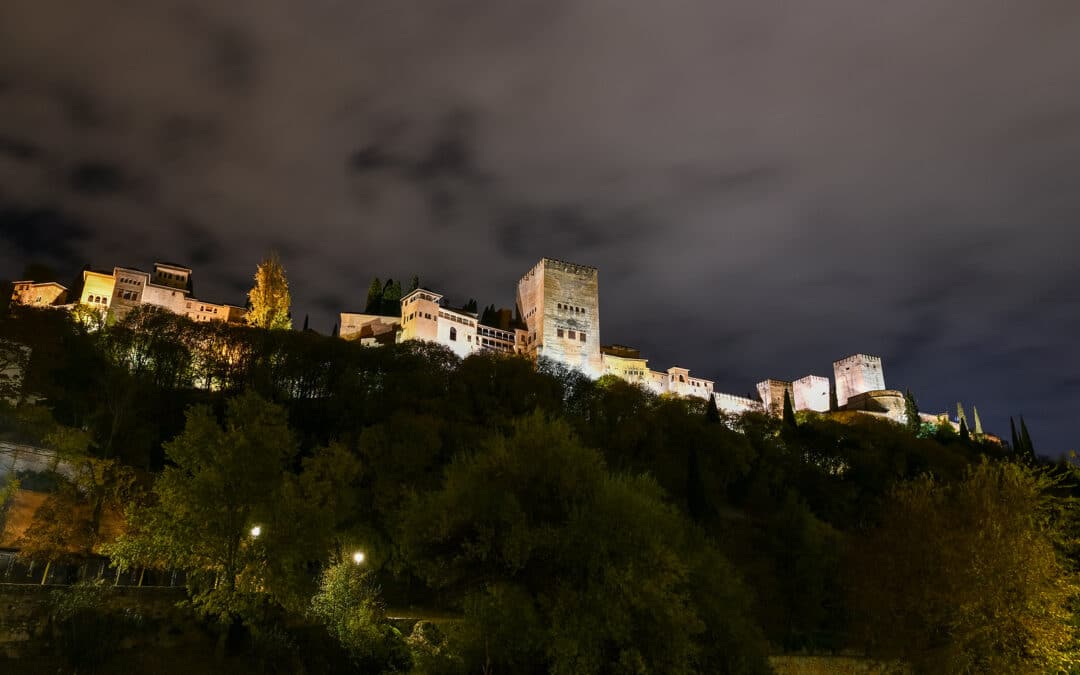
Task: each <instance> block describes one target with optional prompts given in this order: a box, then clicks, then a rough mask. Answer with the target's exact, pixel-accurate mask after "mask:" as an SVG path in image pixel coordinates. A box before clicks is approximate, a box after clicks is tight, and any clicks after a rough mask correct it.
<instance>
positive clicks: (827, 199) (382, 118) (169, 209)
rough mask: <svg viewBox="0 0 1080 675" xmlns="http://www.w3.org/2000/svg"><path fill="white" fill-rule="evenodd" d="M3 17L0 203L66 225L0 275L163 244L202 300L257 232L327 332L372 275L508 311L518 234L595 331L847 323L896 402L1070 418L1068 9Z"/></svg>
mask: <svg viewBox="0 0 1080 675" xmlns="http://www.w3.org/2000/svg"><path fill="white" fill-rule="evenodd" d="M4 19H5V20H4V21H3V22H0V64H3V67H2V72H0V95H2V96H3V100H2V104H3V110H4V114H3V115H0V139H4V142H3V143H2V144H0V187H2V189H3V191H4V195H6V196H7V200H8V201H7V202H4V203H7V204H9V206H10V205H12V204H17V205H19V208H20V209H22V211H24V212H29V211H33V210H34V209H32V208H30V207H36V206H38V205H46V206H47V208H48V209H51V212H52V213H53V214H64V215H63V216H60V215H55V217H56V218H58V219H60V220H64V219H67V220H70V221H71V222H74V223H77V224H79V226H80V227H81V229H76V230H74V231H73V232H72V233H70V234H68V235H64V234H63V232H61V233H60V236H61V237H62V240H61V241H52V237H50V236H45V237H44V238H41V239H40V240H39V239H34V240H33V241H32V242H30V243H29V244H27V245H26V247H25V248H26V249H28V250H23V249H19V248H17V247H14V246H8V247H7V248H6V249H4V250H0V264H2V265H4V266H5V267H16V266H18V267H19V268H21V261H20V260H16V259H15V257H14V256H19V257H20V258H21V257H25V256H29V250H38V251H40V252H45V248H50V247H51V248H52V249H53V250H51V251H50V252H49V253H48V254H49V255H53V256H59V257H60V258H65V257H67V258H70V259H71V266H72V269H78V268H79V267H81V265H82V263H83V262H85V261H92V262H94V263H95V264H112V263H114V262H119V261H121V260H142V261H144V262H143V265H144V266H145V265H147V264H149V262H152V260H148V259H149V258H152V257H153V256H154V255H162V257H168V258H181V257H184V256H186V257H187V260H181V261H180V262H187V263H189V264H191V265H192V266H194V267H197V269H196V278H197V280H198V281H197V283H198V288H199V293H200V294H203V293H205V294H206V296H207V297H209V298H214V299H218V300H219V301H227V302H236V303H242V301H243V294H244V293H246V291H247V290H248V288H249V287H250V285H251V275H252V274H253V272H254V269H255V265H256V263H257V262H258V260H259V259H260V258H261V257H262V255H263V254H264V253H265V252H266V251H267V250H268V249H270V248H277V249H279V251H280V252H281V254H282V258H283V261H284V262H285V265H286V269H287V270H288V272H289V277H290V282H291V287H292V289H293V294H294V298H295V300H296V308H295V310H294V315H295V316H303V315H304V314H306V313H309V312H310V313H312V324H313V325H316V326H326V325H331V324H332V323H333V320H332V318H331V317H330V316H326V315H327V314H334V313H336V311H337V309H350V308H354V307H352V306H351V305H352V303H348V301H347V298H359V297H362V296H363V294H364V292H365V289H366V287H367V284H368V282H369V281H370V279H371V277H373V276H376V275H377V276H380V277H382V278H386V277H387V276H392V277H394V278H407V277H408V276H409V275H411V274H413V273H419V274H420V275H421V276H422V277H423V278H424V279H425V280H428V281H426V283H430V284H431V285H436V286H437V289H436V290H439V291H441V292H444V293H446V294H447V295H449V296H452V297H460V298H468V297H470V296H475V297H478V298H479V299H481V300H483V301H484V302H483V304H488V303H491V302H494V303H496V304H498V305H503V306H508V305H510V304H511V303H512V302H513V295H514V287H515V283H516V281H517V279H518V277H519V276H520V274H521V273H522V272H523V271H525V270H527V269H528V268H529V267H531V265H532V264H533V263H534V262H535V260H536V258H539V257H541V256H545V255H546V256H551V257H558V258H564V259H570V260H576V261H579V262H582V263H586V264H590V265H595V266H597V267H598V268H599V269H600V275H601V276H600V278H601V294H602V300H603V307H602V316H603V322H604V334H605V335H607V336H610V340H609V339H608V338H603V339H604V341H605V342H607V341H613V340H618V341H620V342H626V343H630V344H632V345H635V346H638V347H640V348H641V349H642V351H643V352H644V353H645V355H646V356H647V357H648V358H649V359H650V365H652V366H655V367H658V368H663V367H665V366H667V365H670V364H673V363H679V364H681V365H684V366H687V367H689V368H691V369H693V372H695V373H700V374H702V375H704V376H706V377H713V378H715V379H716V380H717V384H718V387H719V388H721V389H722V390H728V391H732V392H735V393H739V392H745V391H747V390H750V389H752V388H753V385H754V383H755V382H756V381H757V380H759V379H763V378H765V377H770V376H773V377H784V378H794V377H800V376H801V375H804V374H806V373H808V372H813V373H817V374H823V375H824V374H830V371H831V363H832V361H833V360H834V359H836V358H839V357H842V356H844V355H846V354H848V353H851V352H855V351H871V352H876V353H879V354H881V355H882V356H884V357H885V358H886V362H885V370H886V382H887V383H888V384H889V385H890V386H896V387H898V388H901V389H904V388H911V389H912V390H913V391H915V393H916V394H917V395H918V397H919V400H920V404H921V405H922V406H923V407H924V408H925V409H928V410H944V409H954V408H955V402H956V401H957V400H964V401H965V403H968V404H975V405H978V407H979V410H980V414H981V415H982V418H983V421H984V423H985V424H986V425H987V427H989V428H992V429H994V428H996V429H998V430H1001V429H1003V428H1005V427H1007V423H1008V415H1009V414H1016V413H1018V412H1020V411H1021V410H1022V411H1024V412H1025V415H1026V416H1027V417H1026V419H1027V420H1028V422H1029V425H1030V426H1032V427H1033V428H1032V433H1033V434H1035V435H1036V436H1037V441H1038V442H1040V443H1041V444H1042V445H1043V447H1046V448H1047V449H1048V450H1050V449H1054V450H1060V449H1065V448H1066V447H1072V446H1075V443H1076V441H1075V438H1074V437H1073V436H1072V430H1071V420H1072V417H1073V412H1072V411H1074V410H1075V408H1076V406H1077V405H1080V393H1078V392H1077V391H1076V388H1075V386H1073V385H1071V384H1069V383H1067V382H1066V383H1063V382H1062V379H1063V375H1062V373H1070V372H1077V371H1080V353H1078V351H1077V348H1076V347H1075V339H1074V338H1073V335H1075V332H1076V329H1077V328H1078V326H1077V322H1078V318H1077V317H1078V315H1077V313H1076V312H1075V304H1076V289H1077V288H1078V287H1080V285H1078V283H1080V275H1078V274H1077V273H1076V272H1074V270H1075V264H1074V262H1073V260H1072V257H1073V254H1072V252H1073V251H1075V250H1076V249H1077V248H1078V247H1080V229H1078V228H1077V227H1076V225H1077V222H1078V221H1080V191H1077V190H1076V189H1075V186H1076V185H1077V184H1080V159H1078V158H1080V90H1078V89H1077V88H1076V86H1075V83H1076V82H1077V81H1080V43H1078V41H1077V40H1076V36H1075V28H1074V27H1075V25H1076V22H1077V21H1080V7H1078V6H1077V5H1076V4H1075V3H1065V2H1057V1H1054V0H1007V1H1006V2H1003V3H996V4H987V3H979V2H977V1H976V0H956V1H955V2H952V3H944V4H943V3H918V2H916V3H892V4H888V5H881V4H876V5H869V4H867V3H863V2H858V1H857V0H823V1H822V2H820V3H815V4H814V5H813V6H812V7H811V6H805V7H789V6H783V7H781V6H780V5H775V4H769V3H760V2H754V1H753V0H734V1H733V2H724V3H716V2H711V1H710V0H687V1H685V2H679V3H648V2H642V1H640V0H628V1H627V2H624V3H621V4H620V5H619V6H618V7H617V8H614V7H613V6H608V5H605V4H604V3H580V2H579V3H569V2H550V1H541V0H511V1H510V2H495V1H494V0H480V1H477V0H447V1H446V2H443V3H438V6H435V5H434V4H432V3H423V2H415V1H414V0H403V1H402V2H397V3H392V4H390V5H386V4H380V3H355V2H306V3H295V2H287V1H286V0H264V1H263V2H260V3H257V5H256V4H251V3H220V2H211V1H210V0H178V1H177V2H174V3H113V4H108V5H105V6H102V5H100V3H99V4H95V3H70V2H64V1H63V0H8V3H7V5H5V8H4ZM4 83H6V84H7V86H6V87H4V86H3V84H4ZM69 182H70V183H71V186H72V187H74V188H76V189H66V188H67V187H68V183H69ZM16 196H17V199H16ZM5 222H11V220H10V219H9V220H7V221H5ZM83 223H89V224H93V226H92V229H93V236H91V234H90V232H89V229H90V228H89V227H88V226H85V225H82V224H83ZM184 223H196V224H197V226H191V225H185V224H184ZM53 229H54V230H56V227H55V226H54V227H53ZM4 236H5V239H4V241H8V239H7V237H8V235H7V233H6V232H5V234H4ZM20 236H23V237H26V236H30V235H20ZM35 236H36V235H35ZM436 282H438V283H436ZM338 299H341V301H342V302H344V303H348V304H349V305H350V307H342V308H337V309H336V308H334V307H332V306H331V305H332V304H333V302H335V301H337V300H338ZM320 315H322V316H320ZM1036 427H1038V429H1036Z"/></svg>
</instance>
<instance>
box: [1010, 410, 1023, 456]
mask: <svg viewBox="0 0 1080 675" xmlns="http://www.w3.org/2000/svg"><path fill="white" fill-rule="evenodd" d="M1009 429H1010V430H1011V431H1012V451H1013V454H1016V455H1019V454H1020V451H1021V450H1023V448H1021V447H1020V437H1019V436H1017V435H1016V422H1014V421H1013V418H1012V417H1011V416H1010V417H1009Z"/></svg>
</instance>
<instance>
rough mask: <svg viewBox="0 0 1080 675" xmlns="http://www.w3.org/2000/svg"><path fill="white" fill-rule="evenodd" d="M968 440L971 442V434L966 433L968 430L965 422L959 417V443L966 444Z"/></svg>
mask: <svg viewBox="0 0 1080 675" xmlns="http://www.w3.org/2000/svg"><path fill="white" fill-rule="evenodd" d="M970 440H971V433H970V432H969V431H968V428H967V420H966V419H964V418H963V417H961V418H960V441H961V442H962V443H967V442H968V441H970Z"/></svg>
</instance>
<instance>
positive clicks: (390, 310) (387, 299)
mask: <svg viewBox="0 0 1080 675" xmlns="http://www.w3.org/2000/svg"><path fill="white" fill-rule="evenodd" d="M379 314H382V315H383V316H400V315H401V282H399V281H394V280H393V279H387V280H386V285H384V286H383V290H382V304H381V306H380V308H379Z"/></svg>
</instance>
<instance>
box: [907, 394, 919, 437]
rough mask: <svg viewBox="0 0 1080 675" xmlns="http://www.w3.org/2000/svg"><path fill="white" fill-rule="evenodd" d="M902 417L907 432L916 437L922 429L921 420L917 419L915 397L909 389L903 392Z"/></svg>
mask: <svg viewBox="0 0 1080 675" xmlns="http://www.w3.org/2000/svg"><path fill="white" fill-rule="evenodd" d="M904 416H905V417H906V418H907V425H906V426H907V428H908V430H909V431H911V433H913V434H916V435H918V433H919V431H920V430H921V429H922V420H920V419H919V406H918V404H916V403H915V397H914V396H913V395H912V394H911V390H910V389H908V390H907V391H906V392H904Z"/></svg>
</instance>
